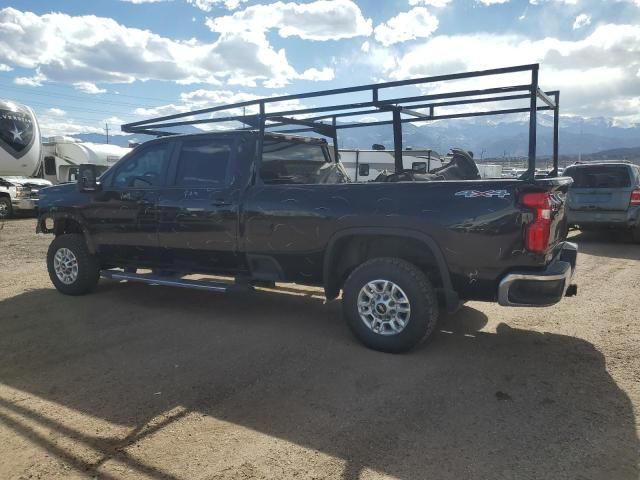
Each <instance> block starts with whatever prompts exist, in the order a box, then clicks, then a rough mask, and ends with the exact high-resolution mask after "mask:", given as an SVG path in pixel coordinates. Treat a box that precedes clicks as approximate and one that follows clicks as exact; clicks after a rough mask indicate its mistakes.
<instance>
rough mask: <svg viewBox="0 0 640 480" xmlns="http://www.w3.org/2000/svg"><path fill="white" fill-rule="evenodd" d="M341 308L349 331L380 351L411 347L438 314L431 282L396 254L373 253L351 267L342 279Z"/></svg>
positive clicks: (428, 332) (428, 330)
mask: <svg viewBox="0 0 640 480" xmlns="http://www.w3.org/2000/svg"><path fill="white" fill-rule="evenodd" d="M342 308H343V311H344V315H345V318H346V320H347V324H348V325H349V327H350V328H351V330H352V331H353V333H354V334H355V336H356V337H358V339H359V340H360V341H361V342H362V343H364V344H365V345H366V346H367V347H369V348H372V349H374V350H379V351H382V352H390V353H400V352H406V351H408V350H411V349H412V348H414V347H416V346H417V345H419V344H420V343H422V342H423V341H424V340H426V339H427V338H428V337H429V336H430V335H431V334H432V333H433V330H434V328H435V326H436V322H437V320H438V302H437V299H436V295H435V292H434V290H433V287H432V285H431V282H430V281H429V279H428V278H427V277H426V275H425V274H424V273H423V272H422V271H420V270H419V269H418V268H417V267H416V266H414V265H412V264H411V263H409V262H407V261H405V260H401V259H399V258H374V259H372V260H368V261H367V262H365V263H363V264H362V265H360V266H359V267H358V268H356V269H355V270H354V271H353V272H352V273H351V275H349V278H348V279H347V281H346V282H345V284H344V295H343V298H342Z"/></svg>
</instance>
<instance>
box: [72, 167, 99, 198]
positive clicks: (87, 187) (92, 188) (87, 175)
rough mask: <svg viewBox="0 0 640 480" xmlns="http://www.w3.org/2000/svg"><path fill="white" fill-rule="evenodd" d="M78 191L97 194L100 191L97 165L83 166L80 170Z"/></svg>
mask: <svg viewBox="0 0 640 480" xmlns="http://www.w3.org/2000/svg"><path fill="white" fill-rule="evenodd" d="M77 184H78V190H79V191H81V192H97V191H98V190H100V184H99V183H98V170H97V168H96V166H95V165H92V164H83V165H80V167H79V169H78V183H77Z"/></svg>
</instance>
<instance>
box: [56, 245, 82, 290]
mask: <svg viewBox="0 0 640 480" xmlns="http://www.w3.org/2000/svg"><path fill="white" fill-rule="evenodd" d="M53 270H54V271H55V272H56V277H58V280H60V281H61V282H62V283H64V284H65V285H70V284H72V283H73V282H75V281H76V280H77V279H78V259H77V258H76V256H75V254H74V253H73V252H72V251H71V250H69V249H68V248H60V249H58V251H57V252H56V254H55V255H54V256H53Z"/></svg>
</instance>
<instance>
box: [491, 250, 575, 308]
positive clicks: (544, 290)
mask: <svg viewBox="0 0 640 480" xmlns="http://www.w3.org/2000/svg"><path fill="white" fill-rule="evenodd" d="M577 255H578V246H577V245H576V244H575V243H571V242H564V243H563V244H562V246H561V249H560V252H559V253H558V254H557V255H556V257H555V258H554V259H553V261H552V262H551V263H550V264H549V265H548V266H547V268H546V269H545V270H544V271H542V272H512V273H509V274H507V275H505V276H504V278H503V279H502V280H501V281H500V284H499V286H498V303H499V304H500V305H502V306H505V307H548V306H550V305H554V304H556V303H558V302H559V301H560V300H562V297H564V296H565V295H567V291H568V290H569V288H570V286H571V281H572V280H573V276H574V274H575V271H576V259H577ZM576 291H577V290H576V287H575V285H574V286H572V287H571V290H569V294H570V295H575V293H576Z"/></svg>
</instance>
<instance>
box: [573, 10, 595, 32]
mask: <svg viewBox="0 0 640 480" xmlns="http://www.w3.org/2000/svg"><path fill="white" fill-rule="evenodd" d="M587 25H591V15H587V14H586V13H581V14H580V15H578V16H577V17H576V20H575V21H574V22H573V29H574V30H578V29H579V28H582V27H586V26H587Z"/></svg>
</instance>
